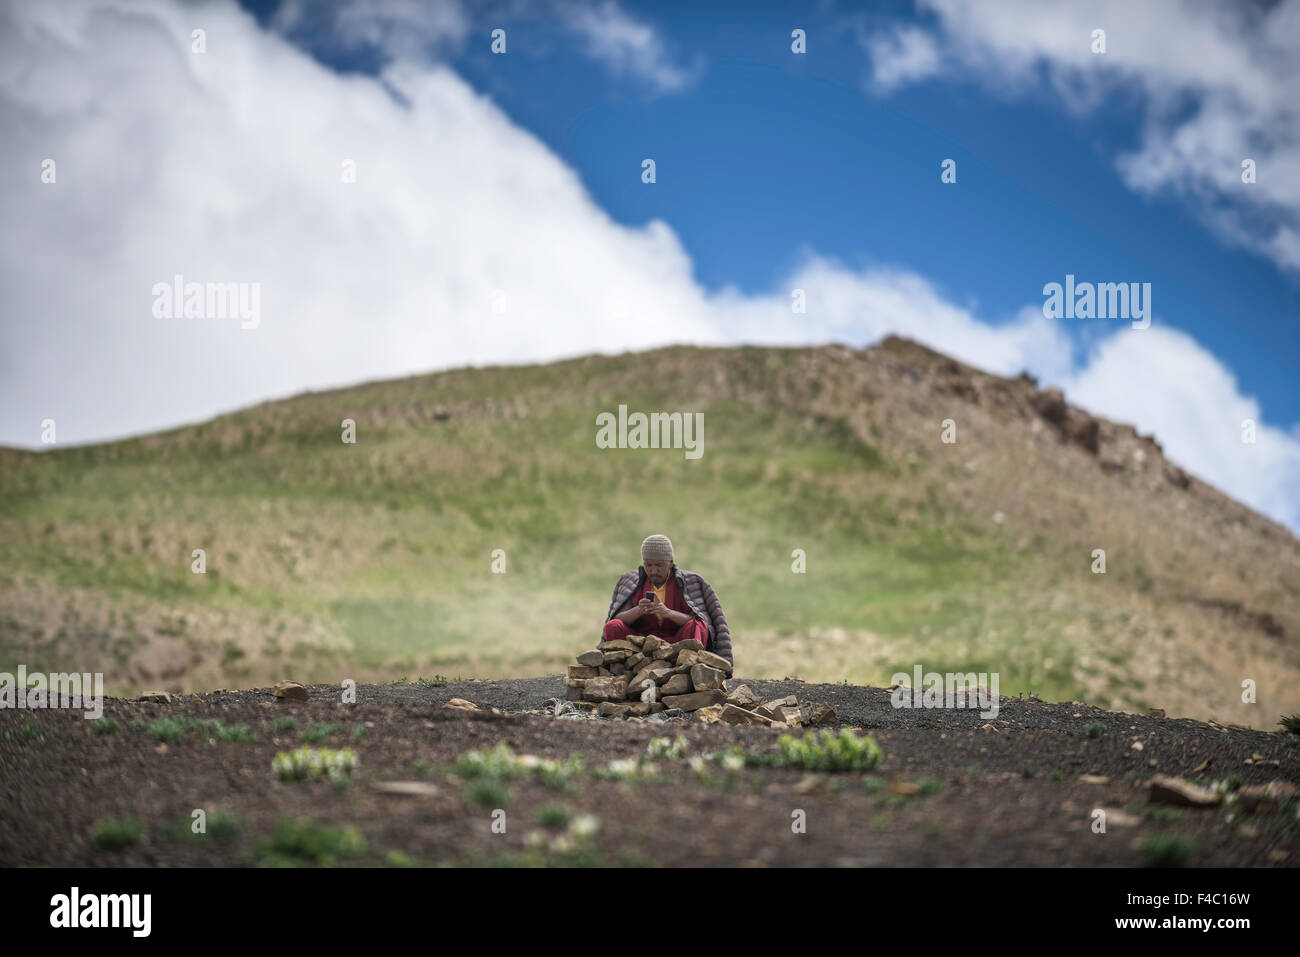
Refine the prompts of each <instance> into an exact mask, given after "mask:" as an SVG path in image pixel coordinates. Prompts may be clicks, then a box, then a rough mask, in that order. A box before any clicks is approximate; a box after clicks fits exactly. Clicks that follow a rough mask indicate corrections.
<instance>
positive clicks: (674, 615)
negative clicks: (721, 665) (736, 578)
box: [601, 535, 734, 678]
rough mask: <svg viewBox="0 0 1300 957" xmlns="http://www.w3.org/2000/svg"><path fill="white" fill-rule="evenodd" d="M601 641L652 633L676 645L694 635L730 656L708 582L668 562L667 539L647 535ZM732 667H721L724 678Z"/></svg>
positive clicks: (611, 608)
mask: <svg viewBox="0 0 1300 957" xmlns="http://www.w3.org/2000/svg"><path fill="white" fill-rule="evenodd" d="M605 618H606V621H605V629H604V631H603V633H602V635H601V641H613V640H615V639H616V638H626V637H627V636H628V635H629V634H633V635H654V636H655V637H657V638H662V639H664V640H665V641H668V642H671V643H673V644H676V643H677V642H679V641H685V640H686V639H687V638H695V639H696V640H698V641H699V643H700V644H702V645H703V646H704V648H705V650H706V651H711V652H713V653H714V654H716V655H721V656H722V657H723V658H726V659H727V661H728V662H733V663H734V659H733V658H732V656H731V632H730V630H728V628H727V619H726V616H725V615H723V613H722V604H721V603H720V602H719V601H718V596H717V594H716V593H715V592H714V591H713V586H712V585H710V584H709V583H708V582H707V581H705V580H704V579H703V578H701V577H700V576H699V575H697V574H695V572H688V571H683V570H682V569H680V568H678V567H677V565H676V564H675V563H674V562H673V543H672V542H671V541H669V540H668V536H666V535H651V536H650V537H649V538H647V539H646V540H645V541H644V542H642V543H641V567H640V568H635V569H633V570H632V571H630V572H627V573H626V574H624V575H623V577H622V578H620V579H619V580H618V584H616V585H615V586H614V598H613V601H611V602H610V605H609V613H608V614H607V615H606V616H605ZM731 675H732V670H728V671H727V677H728V678H730V677H731Z"/></svg>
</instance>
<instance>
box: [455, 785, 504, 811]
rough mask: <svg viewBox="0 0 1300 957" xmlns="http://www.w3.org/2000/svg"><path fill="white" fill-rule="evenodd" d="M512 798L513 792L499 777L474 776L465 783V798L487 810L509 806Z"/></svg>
mask: <svg viewBox="0 0 1300 957" xmlns="http://www.w3.org/2000/svg"><path fill="white" fill-rule="evenodd" d="M514 799H515V794H514V792H513V791H512V790H510V788H508V787H507V786H506V785H505V783H504V782H502V781H501V780H500V779H499V778H494V777H484V778H476V779H475V780H473V781H470V782H469V783H468V784H467V785H465V800H467V801H469V802H470V803H471V804H476V805H478V806H479V807H481V808H486V809H487V810H495V809H496V808H505V807H509V806H510V802H511V801H513V800H514Z"/></svg>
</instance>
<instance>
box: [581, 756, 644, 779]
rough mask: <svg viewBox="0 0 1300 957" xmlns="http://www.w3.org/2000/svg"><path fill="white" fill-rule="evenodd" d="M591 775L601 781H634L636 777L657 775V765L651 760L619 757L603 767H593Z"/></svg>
mask: <svg viewBox="0 0 1300 957" xmlns="http://www.w3.org/2000/svg"><path fill="white" fill-rule="evenodd" d="M591 775H592V777H594V778H599V779H600V780H603V781H634V780H637V779H638V778H655V777H658V776H659V765H657V764H655V763H654V762H653V761H640V760H637V759H636V758H619V759H616V760H614V761H611V762H609V764H607V765H606V766H605V767H603V768H593V769H592V772H591Z"/></svg>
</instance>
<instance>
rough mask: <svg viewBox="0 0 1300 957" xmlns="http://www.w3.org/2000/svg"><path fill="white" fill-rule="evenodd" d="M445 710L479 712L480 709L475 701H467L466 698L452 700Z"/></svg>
mask: <svg viewBox="0 0 1300 957" xmlns="http://www.w3.org/2000/svg"><path fill="white" fill-rule="evenodd" d="M443 707H444V708H456V709H458V710H460V711H478V710H479V707H478V705H476V704H475V703H474V702H473V701H466V700H465V699H464V698H452V699H451V700H450V701H448V702H447V703H446V704H445V705H443Z"/></svg>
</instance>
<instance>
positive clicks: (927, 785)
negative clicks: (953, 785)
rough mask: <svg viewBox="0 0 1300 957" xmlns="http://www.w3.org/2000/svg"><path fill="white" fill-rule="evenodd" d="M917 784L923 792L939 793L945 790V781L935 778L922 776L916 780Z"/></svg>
mask: <svg viewBox="0 0 1300 957" xmlns="http://www.w3.org/2000/svg"><path fill="white" fill-rule="evenodd" d="M916 786H917V787H918V788H920V789H921V793H922V794H938V793H939V792H940V791H942V790H943V782H942V781H938V780H936V779H934V778H921V780H919V781H917V782H916Z"/></svg>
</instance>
